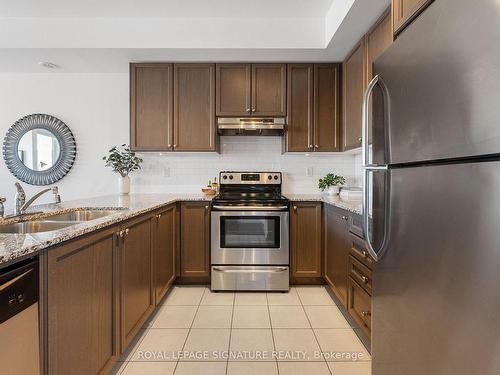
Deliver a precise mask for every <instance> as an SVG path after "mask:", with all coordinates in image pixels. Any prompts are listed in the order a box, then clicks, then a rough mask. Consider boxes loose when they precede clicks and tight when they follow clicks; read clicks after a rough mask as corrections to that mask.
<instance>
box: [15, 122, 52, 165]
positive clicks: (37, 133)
mask: <svg viewBox="0 0 500 375" xmlns="http://www.w3.org/2000/svg"><path fill="white" fill-rule="evenodd" d="M17 154H18V156H19V159H20V160H21V161H22V162H23V164H24V165H25V166H26V167H28V168H29V169H31V170H33V171H45V170H47V169H50V168H52V167H53V166H54V165H55V164H56V162H57V161H58V160H59V157H60V155H61V146H60V144H59V141H58V139H57V138H56V136H55V135H54V134H53V133H51V132H50V131H48V130H46V129H40V128H39V129H33V130H30V131H28V132H26V133H25V134H24V135H23V136H22V137H21V139H20V140H19V145H18V148H17Z"/></svg>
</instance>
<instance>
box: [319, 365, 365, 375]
mask: <svg viewBox="0 0 500 375" xmlns="http://www.w3.org/2000/svg"><path fill="white" fill-rule="evenodd" d="M328 367H330V371H331V372H332V374H334V375H371V374H372V363H371V362H328Z"/></svg>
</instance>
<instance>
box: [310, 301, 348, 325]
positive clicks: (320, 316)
mask: <svg viewBox="0 0 500 375" xmlns="http://www.w3.org/2000/svg"><path fill="white" fill-rule="evenodd" d="M304 310H305V311H306V314H307V317H308V318H309V322H311V326H312V327H313V328H351V327H350V326H349V323H347V320H345V318H344V316H343V315H342V313H341V312H340V310H339V308H338V307H337V306H335V305H333V306H304Z"/></svg>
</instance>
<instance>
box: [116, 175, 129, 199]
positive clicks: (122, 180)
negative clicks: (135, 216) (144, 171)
mask: <svg viewBox="0 0 500 375" xmlns="http://www.w3.org/2000/svg"><path fill="white" fill-rule="evenodd" d="M118 192H119V193H120V195H127V194H128V193H130V177H129V176H125V177H122V176H120V177H118Z"/></svg>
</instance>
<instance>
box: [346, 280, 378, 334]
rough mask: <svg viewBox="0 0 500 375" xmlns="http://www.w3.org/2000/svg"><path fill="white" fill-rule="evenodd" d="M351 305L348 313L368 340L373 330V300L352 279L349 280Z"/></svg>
mask: <svg viewBox="0 0 500 375" xmlns="http://www.w3.org/2000/svg"><path fill="white" fill-rule="evenodd" d="M347 285H348V287H349V293H348V294H349V303H348V305H347V311H348V312H349V314H350V315H351V316H352V318H353V319H354V320H355V321H356V323H358V325H359V326H360V327H361V329H362V330H363V332H364V333H365V334H366V336H367V337H368V338H370V336H371V329H372V323H371V321H372V298H371V295H370V294H369V293H368V292H366V291H365V290H364V289H363V288H362V287H361V286H360V285H359V284H358V283H357V282H356V281H354V279H353V278H352V277H349V278H348V279H347Z"/></svg>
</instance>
